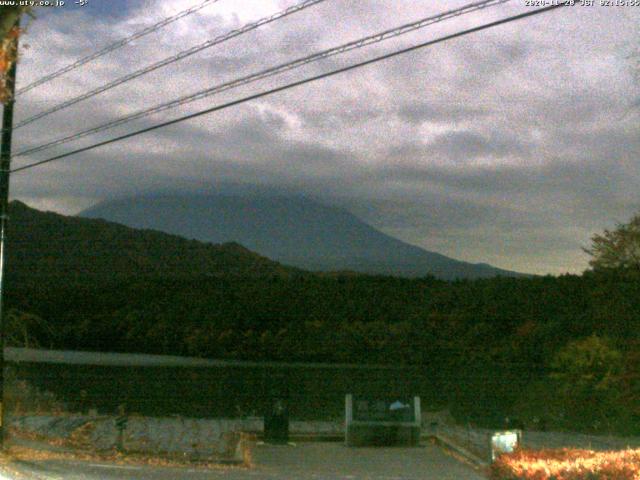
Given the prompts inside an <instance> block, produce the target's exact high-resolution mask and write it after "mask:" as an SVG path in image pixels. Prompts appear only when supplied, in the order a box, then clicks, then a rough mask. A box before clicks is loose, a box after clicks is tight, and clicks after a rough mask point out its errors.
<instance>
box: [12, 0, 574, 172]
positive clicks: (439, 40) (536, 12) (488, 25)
mask: <svg viewBox="0 0 640 480" xmlns="http://www.w3.org/2000/svg"><path fill="white" fill-rule="evenodd" d="M567 5H570V3H559V4H556V5H551V6H548V7H544V8H539V9H536V10H532V11H530V12H525V13H521V14H519V15H513V16H511V17H506V18H503V19H500V20H496V21H494V22H489V23H485V24H483V25H480V26H477V27H473V28H469V29H466V30H462V31H459V32H456V33H452V34H450V35H445V36H443V37H439V38H437V39H435V40H429V41H427V42H423V43H419V44H417V45H413V46H411V47H407V48H403V49H400V50H396V51H394V52H391V53H387V54H384V55H380V56H377V57H374V58H371V59H369V60H364V61H362V62H358V63H355V64H352V65H349V66H346V67H342V68H338V69H335V70H331V71H329V72H325V73H322V74H319V75H315V76H312V77H308V78H305V79H303V80H298V81H296V82H292V83H288V84H286V85H282V86H280V87H276V88H272V89H269V90H265V91H262V92H260V93H256V94H253V95H249V96H246V97H243V98H240V99H238V100H233V101H230V102H227V103H223V104H221V105H216V106H214V107H210V108H207V109H205V110H201V111H199V112H195V113H191V114H189V115H185V116H183V117H180V118H176V119H173V120H169V121H167V122H163V123H159V124H156V125H153V126H151V127H147V128H143V129H140V130H137V131H135V132H130V133H127V134H125V135H120V136H118V137H115V138H111V139H109V140H105V141H102V142H98V143H95V144H93V145H89V146H87V147H83V148H78V149H76V150H72V151H71V152H67V153H63V154H60V155H56V156H54V157H50V158H47V159H45V160H40V161H37V162H33V163H30V164H27V165H24V166H22V167H18V168H15V169H12V170H11V172H12V173H13V172H20V171H24V170H28V169H31V168H34V167H36V166H39V165H43V164H45V163H50V162H54V161H57V160H61V159H63V158H67V157H70V156H72V155H76V154H78V153H83V152H87V151H89V150H93V149H96V148H98V147H102V146H104V145H108V144H111V143H115V142H119V141H121V140H125V139H128V138H131V137H135V136H138V135H142V134H143V133H147V132H150V131H153V130H157V129H159V128H163V127H167V126H169V125H174V124H176V123H181V122H184V121H186V120H191V119H192V118H196V117H200V116H202V115H206V114H209V113H213V112H216V111H219V110H223V109H226V108H229V107H233V106H236V105H240V104H242V103H245V102H249V101H251V100H256V99H258V98H262V97H266V96H268V95H272V94H274V93H278V92H282V91H284V90H288V89H290V88H294V87H298V86H300V85H304V84H306V83H311V82H315V81H317V80H321V79H324V78H328V77H332V76H334V75H337V74H339V73H344V72H348V71H351V70H355V69H356V68H360V67H364V66H366V65H370V64H372V63H376V62H379V61H382V60H387V59H389V58H393V57H396V56H398V55H402V54H405V53H409V52H413V51H415V50H418V49H421V48H425V47H428V46H431V45H436V44H438V43H442V42H445V41H447V40H452V39H454V38H458V37H462V36H465V35H469V34H471V33H475V32H479V31H481V30H486V29H489V28H493V27H497V26H499V25H503V24H506V23H510V22H514V21H516V20H521V19H524V18H528V17H532V16H534V15H539V14H541V13H545V12H548V11H551V10H555V9H556V8H560V7H565V6H567Z"/></svg>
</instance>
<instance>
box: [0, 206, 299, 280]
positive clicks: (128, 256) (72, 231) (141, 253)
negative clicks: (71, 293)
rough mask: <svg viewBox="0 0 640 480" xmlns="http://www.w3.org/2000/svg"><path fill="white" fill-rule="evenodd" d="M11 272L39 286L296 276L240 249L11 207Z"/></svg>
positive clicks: (100, 221) (105, 222)
mask: <svg viewBox="0 0 640 480" xmlns="http://www.w3.org/2000/svg"><path fill="white" fill-rule="evenodd" d="M9 216H10V219H11V220H10V225H9V234H8V242H7V267H8V268H7V271H8V272H9V275H11V276H16V277H19V278H24V279H30V280H34V279H36V278H42V277H47V278H61V279H64V281H72V280H73V279H83V278H85V279H86V278H88V277H92V278H93V277H100V278H111V279H115V278H123V277H126V278H131V277H141V276H167V277H168V276H174V277H175V276H198V275H206V276H223V275H225V276H227V275H236V276H273V275H282V276H288V275H292V274H296V273H298V271H297V270H295V269H292V268H288V267H284V266H282V265H280V264H278V263H276V262H273V261H271V260H269V259H267V258H264V257H261V256H260V255H257V254H255V253H253V252H250V251H249V250H247V249H246V248H244V247H243V246H241V245H239V244H237V243H226V244H224V245H211V244H209V243H204V242H198V241H195V240H187V239H184V238H181V237H178V236H175V235H170V234H167V233H161V232H157V231H149V230H148V231H140V230H135V229H133V228H130V227H126V226H124V225H118V224H115V223H110V222H107V221H105V220H95V219H88V218H78V217H68V216H63V215H59V214H56V213H51V212H41V211H38V210H35V209H33V208H30V207H28V206H27V205H25V204H24V203H21V202H18V201H13V202H11V204H10V205H9Z"/></svg>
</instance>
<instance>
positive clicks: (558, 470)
mask: <svg viewBox="0 0 640 480" xmlns="http://www.w3.org/2000/svg"><path fill="white" fill-rule="evenodd" d="M489 478H490V479H491V480H640V449H636V450H633V449H628V450H622V451H608V452H596V451H593V450H578V449H569V448H563V449H556V450H551V449H549V450H524V449H523V450H519V451H516V452H514V453H512V454H504V455H501V456H500V457H499V458H498V459H497V460H496V461H495V462H494V463H493V465H491V467H490V473H489Z"/></svg>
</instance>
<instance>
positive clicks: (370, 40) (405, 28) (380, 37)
mask: <svg viewBox="0 0 640 480" xmlns="http://www.w3.org/2000/svg"><path fill="white" fill-rule="evenodd" d="M508 1H510V0H483V1H480V2H475V3H471V4H468V5H465V6H463V7H461V8H457V9H455V10H449V11H447V12H444V13H440V14H438V15H433V16H430V17H426V18H423V19H420V20H418V21H415V22H411V23H408V24H405V25H402V26H400V27H396V28H393V29H389V30H385V31H383V32H381V33H376V34H374V35H370V36H368V37H364V38H361V39H359V40H355V41H352V42H348V43H345V44H343V45H340V46H338V47H334V48H330V49H327V50H323V51H320V52H316V53H314V54H312V55H308V56H305V57H301V58H298V59H296V60H293V61H290V62H286V63H282V64H280V65H277V66H275V67H270V68H267V69H265V70H260V71H258V72H255V73H252V74H249V75H247V76H244V77H241V78H238V79H235V80H231V81H228V82H224V83H222V84H219V85H215V86H213V87H209V88H206V89H204V90H200V91H198V92H196V93H193V94H189V95H185V96H183V97H180V98H178V99H175V100H172V101H170V102H166V103H162V104H160V105H156V106H155V107H151V108H148V109H145V110H141V111H138V112H135V113H132V114H130V115H127V116H125V117H122V118H119V119H116V120H113V121H111V122H108V123H106V124H103V125H99V126H97V127H92V128H89V129H87V130H83V131H80V132H78V133H75V134H72V135H68V136H66V137H62V138H59V139H56V140H53V141H51V142H47V143H45V144H42V145H39V146H36V147H32V148H29V149H26V150H23V151H20V152H18V153H16V154H15V155H14V156H15V157H19V156H24V155H29V154H33V153H37V152H41V151H43V150H47V149H49V148H52V147H54V146H57V145H61V144H64V143H68V142H70V141H73V140H77V139H79V138H83V137H86V136H87V135H92V134H94V133H99V132H102V131H105V130H108V129H111V128H114V127H117V126H120V125H123V124H125V123H129V122H132V121H134V120H138V119H140V118H144V117H147V116H149V115H152V114H154V113H159V112H162V111H165V110H170V109H172V108H175V107H178V106H180V105H184V104H186V103H190V102H194V101H196V100H201V99H203V98H206V97H209V96H211V95H214V94H217V93H220V92H223V91H226V90H230V89H233V88H236V87H239V86H242V85H247V84H249V83H253V82H255V81H258V80H262V79H265V78H268V77H272V76H274V75H277V74H280V73H283V72H286V71H289V70H293V69H296V68H300V67H302V66H304V65H306V64H308V63H312V62H317V61H319V60H323V59H325V58H329V57H331V56H334V55H339V54H342V53H345V52H348V51H351V50H355V49H358V48H362V47H365V46H368V45H371V44H374V43H378V42H382V41H384V40H388V39H390V38H394V37H397V36H400V35H403V34H405V33H409V32H412V31H414V30H418V29H420V28H424V27H426V26H428V25H431V24H434V23H438V22H441V21H444V20H447V19H449V18H454V17H457V16H460V15H464V14H468V13H471V12H475V11H477V10H480V9H483V8H487V7H490V6H494V5H498V4H501V3H506V2H508Z"/></svg>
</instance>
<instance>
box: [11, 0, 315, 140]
mask: <svg viewBox="0 0 640 480" xmlns="http://www.w3.org/2000/svg"><path fill="white" fill-rule="evenodd" d="M324 1H325V0H305V1H303V2H301V3H299V4H297V5H293V6H291V7H289V8H286V9H284V10H281V11H280V12H278V13H275V14H273V15H270V16H268V17H264V18H261V19H260V20H258V21H256V22H252V23H249V24H247V25H245V26H243V27H241V28H238V29H236V30H231V31H230V32H228V33H225V34H224V35H220V36H217V37H215V38H213V39H211V40H207V41H206V42H203V43H201V44H199V45H196V46H194V47H191V48H189V49H187V50H183V51H182V52H179V53H177V54H176V55H172V56H170V57H167V58H164V59H163V60H160V61H158V62H156V63H153V64H151V65H149V66H147V67H144V68H142V69H140V70H137V71H135V72H132V73H129V74H127V75H124V76H122V77H120V78H117V79H115V80H113V81H112V82H109V83H107V84H105V85H102V86H100V87H98V88H95V89H93V90H90V91H88V92H85V93H83V94H82V95H79V96H77V97H74V98H71V99H69V100H67V101H65V102H62V103H60V104H58V105H56V106H54V107H52V108H50V109H49V110H45V111H43V112H40V113H37V114H36V115H33V116H32V117H29V118H27V119H25V120H23V121H21V122H19V123H18V124H16V125H15V126H14V127H13V128H14V129H16V128H20V127H23V126H25V125H28V124H30V123H32V122H35V121H36V120H39V119H41V118H43V117H46V116H48V115H51V114H52V113H55V112H58V111H60V110H63V109H65V108H67V107H70V106H71V105H75V104H76V103H79V102H81V101H83V100H86V99H88V98H91V97H94V96H96V95H98V94H99V93H102V92H106V91H107V90H111V89H112V88H115V87H117V86H118V85H122V84H123V83H126V82H129V81H131V80H133V79H135V78H138V77H141V76H142V75H145V74H147V73H150V72H153V71H154V70H158V69H159V68H162V67H165V66H167V65H170V64H172V63H175V62H178V61H180V60H183V59H185V58H187V57H190V56H191V55H194V54H196V53H198V52H201V51H202V50H205V49H207V48H211V47H213V46H215V45H219V44H221V43H223V42H226V41H227V40H231V39H232V38H235V37H238V36H240V35H244V34H245V33H248V32H251V31H252V30H255V29H257V28H259V27H261V26H263V25H266V24H268V23H271V22H275V21H276V20H279V19H281V18H283V17H286V16H289V15H292V14H294V13H297V12H300V11H302V10H304V9H306V8H309V7H312V6H314V5H316V4H318V3H321V2H324Z"/></svg>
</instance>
